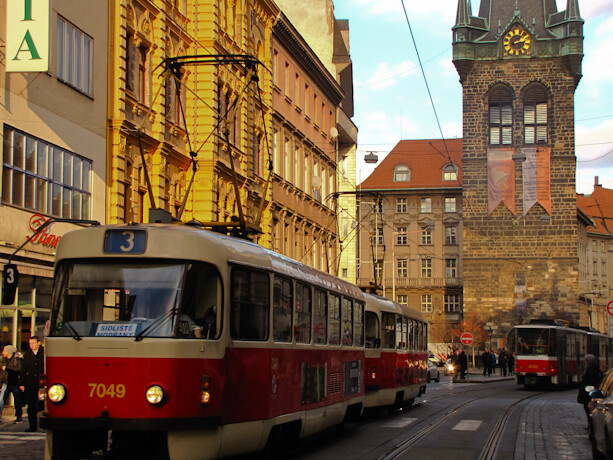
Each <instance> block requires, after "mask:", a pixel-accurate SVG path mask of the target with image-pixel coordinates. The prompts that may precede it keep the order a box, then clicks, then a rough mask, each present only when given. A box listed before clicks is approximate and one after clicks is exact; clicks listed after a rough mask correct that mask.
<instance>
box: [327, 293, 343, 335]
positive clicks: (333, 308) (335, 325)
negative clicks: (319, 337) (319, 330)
mask: <svg viewBox="0 0 613 460" xmlns="http://www.w3.org/2000/svg"><path fill="white" fill-rule="evenodd" d="M340 315H341V299H340V297H339V296H337V295H331V296H330V309H329V316H328V326H329V328H330V330H329V331H328V333H329V336H328V337H329V338H328V343H329V344H330V345H340V343H341V334H340V331H341V316H340Z"/></svg>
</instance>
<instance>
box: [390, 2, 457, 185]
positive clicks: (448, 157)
mask: <svg viewBox="0 0 613 460" xmlns="http://www.w3.org/2000/svg"><path fill="white" fill-rule="evenodd" d="M400 3H401V4H402V10H403V11H404V17H405V18H406V20H407V25H408V26H409V32H410V34H411V40H412V41H413V47H414V48H415V54H416V55H417V62H419V68H420V69H421V74H422V76H423V77H424V83H425V84H426V90H427V91H428V97H429V98H430V104H432V110H433V112H434V118H435V119H436V124H437V126H438V130H439V132H440V133H441V139H442V141H443V145H444V146H445V152H446V153H447V159H448V160H449V162H450V163H451V164H453V160H452V159H451V155H450V154H449V148H447V140H446V139H445V136H444V134H443V129H442V127H441V122H440V120H439V118H438V113H437V112H436V106H435V105H434V99H433V98H432V93H431V91H430V86H429V85H428V79H427V78H426V72H425V70H424V66H423V64H422V62H421V57H420V56H419V49H418V48H417V43H416V42H415V36H414V35H413V28H412V27H411V21H409V15H408V14H407V9H406V7H405V6H404V0H400ZM435 150H436V149H435ZM439 153H441V154H442V152H439ZM443 156H444V155H443ZM459 180H460V179H459V177H458V182H459ZM460 185H462V184H461V183H460Z"/></svg>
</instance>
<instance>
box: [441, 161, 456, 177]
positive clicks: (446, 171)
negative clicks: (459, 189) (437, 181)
mask: <svg viewBox="0 0 613 460" xmlns="http://www.w3.org/2000/svg"><path fill="white" fill-rule="evenodd" d="M443 180H444V181H450V180H458V167H457V166H455V165H452V164H449V165H445V167H444V168H443Z"/></svg>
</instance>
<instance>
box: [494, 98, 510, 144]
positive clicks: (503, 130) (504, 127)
mask: <svg viewBox="0 0 613 460" xmlns="http://www.w3.org/2000/svg"><path fill="white" fill-rule="evenodd" d="M489 110H490V144H491V145H511V144H512V143H513V98H512V95H511V91H510V90H509V89H508V88H506V87H504V86H497V87H496V88H494V89H493V90H492V92H491V93H490V95H489Z"/></svg>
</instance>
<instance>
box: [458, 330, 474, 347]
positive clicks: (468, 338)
mask: <svg viewBox="0 0 613 460" xmlns="http://www.w3.org/2000/svg"><path fill="white" fill-rule="evenodd" d="M473 340H474V338H473V335H472V334H471V333H470V332H464V333H463V334H462V335H461V336H460V342H462V343H463V344H464V345H472V343H473Z"/></svg>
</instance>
